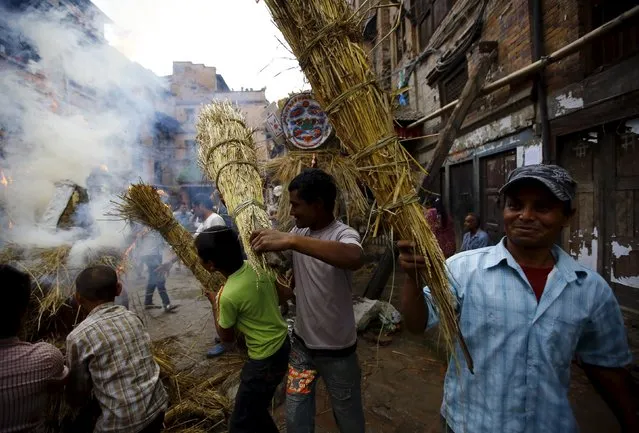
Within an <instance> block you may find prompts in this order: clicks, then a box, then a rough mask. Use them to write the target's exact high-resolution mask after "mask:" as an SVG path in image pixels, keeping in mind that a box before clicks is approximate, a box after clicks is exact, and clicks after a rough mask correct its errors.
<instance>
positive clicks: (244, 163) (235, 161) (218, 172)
mask: <svg viewBox="0 0 639 433" xmlns="http://www.w3.org/2000/svg"><path fill="white" fill-rule="evenodd" d="M231 165H248V166H250V167H253V168H254V169H255V171H256V172H257V174H258V176H259V174H260V169H259V167H258V166H257V164H256V163H254V162H251V161H240V160H233V161H229V162H227V163H224V164H223V165H222V166H221V167H220V169H219V170H218V171H217V175H216V176H215V185H219V181H220V174H222V172H223V171H224V169H225V168H227V167H229V166H231Z"/></svg>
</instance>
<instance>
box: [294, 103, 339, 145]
mask: <svg viewBox="0 0 639 433" xmlns="http://www.w3.org/2000/svg"><path fill="white" fill-rule="evenodd" d="M282 123H283V124H284V128H285V129H286V132H287V136H288V139H289V140H290V141H291V142H292V143H293V144H294V145H295V146H296V147H298V148H300V149H315V148H317V147H319V146H321V145H322V144H323V143H324V141H326V139H327V138H328V136H329V135H330V133H331V125H330V124H329V122H328V118H327V116H326V113H324V111H323V110H322V108H321V107H320V105H319V104H318V103H317V101H315V100H314V99H312V96H311V95H310V94H308V93H302V94H299V95H296V96H293V97H292V98H291V99H289V101H288V102H287V104H286V106H285V107H284V110H282Z"/></svg>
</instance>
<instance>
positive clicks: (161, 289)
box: [143, 255, 171, 307]
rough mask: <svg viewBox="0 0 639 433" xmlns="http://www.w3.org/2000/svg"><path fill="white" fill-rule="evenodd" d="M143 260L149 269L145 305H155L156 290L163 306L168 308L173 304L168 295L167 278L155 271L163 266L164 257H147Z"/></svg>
mask: <svg viewBox="0 0 639 433" xmlns="http://www.w3.org/2000/svg"><path fill="white" fill-rule="evenodd" d="M143 260H144V263H145V264H146V266H147V268H149V280H148V282H147V283H146V293H145V296H144V305H151V304H153V293H154V292H155V289H158V294H159V295H160V298H161V299H162V305H164V306H165V307H166V306H167V305H169V304H170V303H171V301H170V300H169V295H168V294H167V293H166V278H165V276H164V274H160V273H159V272H156V271H155V269H157V267H158V266H160V265H161V264H162V256H159V255H158V256H145V257H144V259H143Z"/></svg>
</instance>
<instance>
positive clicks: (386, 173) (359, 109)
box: [265, 0, 473, 371]
mask: <svg viewBox="0 0 639 433" xmlns="http://www.w3.org/2000/svg"><path fill="white" fill-rule="evenodd" d="M265 3H266V5H267V7H268V8H269V10H270V12H271V15H272V17H273V20H274V21H275V24H276V25H277V27H278V28H279V29H280V30H281V32H282V34H283V35H284V37H285V39H286V41H287V42H288V44H289V45H290V47H291V49H292V51H293V53H294V54H295V56H296V57H297V58H298V60H299V63H300V66H301V68H302V70H303V71H304V73H305V74H306V77H307V78H308V80H309V82H310V84H311V86H312V88H313V93H314V95H315V97H316V99H317V101H318V102H319V103H320V105H321V106H322V108H323V109H324V111H325V112H326V113H327V115H328V117H329V119H330V122H331V124H332V125H333V128H335V131H336V133H337V136H338V137H339V138H340V140H341V142H342V146H343V147H344V148H345V150H346V151H347V152H348V153H349V155H350V156H351V158H353V160H354V162H355V164H356V165H357V166H358V168H359V171H360V173H361V174H362V178H363V180H364V182H365V183H366V184H367V186H368V187H369V188H370V189H371V190H372V192H373V194H374V196H375V200H376V211H377V213H376V216H375V220H374V225H373V233H374V234H376V233H377V232H378V231H379V229H380V228H388V230H392V231H393V234H394V237H395V238H404V239H412V240H413V241H414V243H415V248H416V250H417V252H418V253H419V254H422V255H424V256H425V257H426V261H427V269H426V270H425V271H424V272H423V273H422V277H423V279H424V280H425V281H426V283H427V284H428V286H429V287H430V289H431V293H432V294H433V297H434V300H435V304H436V307H437V309H438V311H439V315H440V319H441V322H440V329H441V333H442V337H443V339H444V341H445V342H446V345H447V347H448V348H449V350H450V351H451V352H453V353H454V343H455V341H458V342H459V343H460V346H461V348H462V352H463V354H464V356H465V358H466V361H467V364H468V367H469V368H470V370H471V371H472V369H473V367H472V359H471V357H470V354H469V353H468V350H467V348H466V345H465V343H464V341H463V337H462V336H461V332H460V329H459V324H458V320H457V316H456V313H455V308H454V298H453V295H452V292H451V290H450V288H449V282H448V278H447V275H446V269H445V262H444V256H443V254H442V252H441V249H440V247H439V245H438V243H437V240H436V238H435V236H434V235H433V233H432V232H431V230H430V227H429V226H428V223H427V222H426V219H425V217H424V214H423V212H422V209H421V207H420V204H419V201H418V197H417V192H416V190H415V187H414V186H413V184H412V177H411V169H410V164H411V163H410V161H411V158H410V156H409V155H408V152H407V151H406V150H405V149H404V148H403V147H402V146H401V144H400V142H399V139H398V137H397V135H396V134H395V131H394V128H393V123H392V122H393V120H392V119H393V118H392V113H391V107H390V103H389V100H388V97H387V95H385V94H384V92H383V91H382V90H381V89H380V88H379V86H378V85H377V82H376V77H375V74H374V72H373V71H372V70H371V68H370V66H369V64H368V59H367V57H366V52H365V51H364V49H363V47H362V45H361V44H360V39H361V35H360V34H361V29H360V28H359V27H358V26H357V24H358V22H359V14H358V12H357V11H353V10H352V9H351V7H350V6H349V5H348V4H347V2H346V1H344V0H265ZM300 23H303V25H300Z"/></svg>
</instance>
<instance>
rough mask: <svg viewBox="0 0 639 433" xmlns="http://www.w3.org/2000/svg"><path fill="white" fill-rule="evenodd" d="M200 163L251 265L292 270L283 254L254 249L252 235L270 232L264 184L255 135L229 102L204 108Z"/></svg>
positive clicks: (199, 126)
mask: <svg viewBox="0 0 639 433" xmlns="http://www.w3.org/2000/svg"><path fill="white" fill-rule="evenodd" d="M197 141H198V143H199V152H198V160H199V163H200V166H201V167H202V169H203V171H204V173H206V175H207V176H208V178H209V179H210V180H211V181H212V182H214V185H215V186H216V187H217V189H218V190H219V191H220V194H221V195H222V197H224V202H225V204H226V207H227V209H228V210H229V214H230V215H231V216H232V217H233V219H234V221H235V224H236V225H237V228H238V231H239V233H240V239H241V240H242V244H243V245H244V251H245V252H246V256H247V259H248V262H249V263H250V264H251V266H252V267H253V268H254V269H256V270H260V269H261V270H264V271H266V272H269V271H270V268H275V269H276V270H277V271H279V273H282V274H283V273H284V272H285V271H286V269H287V268H288V267H289V266H288V265H287V261H286V259H285V257H284V256H283V255H281V254H273V253H266V254H257V253H255V252H254V251H253V249H252V248H251V243H250V237H251V233H252V232H253V231H255V230H258V229H270V228H271V221H270V219H269V216H268V213H267V212H266V207H265V205H264V196H263V189H264V187H263V183H262V178H261V176H260V171H259V168H258V165H257V155H256V152H255V143H254V141H253V131H252V130H251V129H250V128H248V127H247V126H246V123H245V119H244V116H242V113H241V112H240V111H239V110H237V109H236V108H235V107H233V105H231V103H230V102H214V103H212V104H208V105H206V106H204V107H203V108H202V111H201V112H200V117H199V119H198V122H197Z"/></svg>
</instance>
